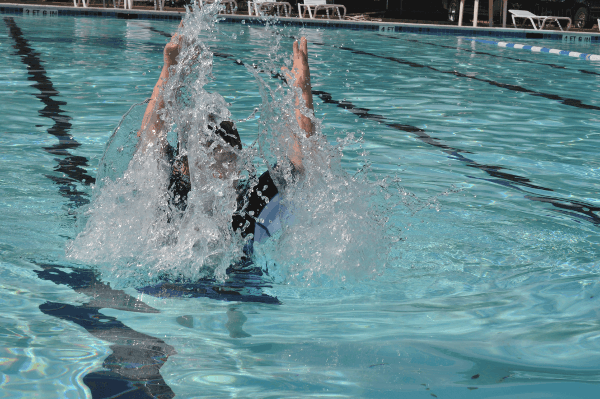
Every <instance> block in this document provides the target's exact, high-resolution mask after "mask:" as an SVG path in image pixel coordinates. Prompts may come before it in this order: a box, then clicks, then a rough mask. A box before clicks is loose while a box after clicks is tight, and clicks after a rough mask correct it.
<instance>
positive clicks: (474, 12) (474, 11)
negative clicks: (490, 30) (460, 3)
mask: <svg viewBox="0 0 600 399" xmlns="http://www.w3.org/2000/svg"><path fill="white" fill-rule="evenodd" d="M478 12H479V0H475V5H474V6H473V26H474V27H475V26H477V13H478Z"/></svg>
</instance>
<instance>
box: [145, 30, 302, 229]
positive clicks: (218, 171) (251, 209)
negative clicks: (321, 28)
mask: <svg viewBox="0 0 600 399" xmlns="http://www.w3.org/2000/svg"><path fill="white" fill-rule="evenodd" d="M180 26H181V25H180ZM180 39H181V37H180V36H179V35H177V34H175V35H173V37H172V38H171V41H170V42H169V43H168V44H167V45H166V46H165V49H164V65H163V68H162V71H161V74H160V76H159V78H158V81H157V82H156V85H155V86H154V90H153V92H152V97H151V98H150V100H149V102H148V105H147V107H146V112H145V114H144V118H143V120H142V125H141V129H140V131H139V132H138V136H139V137H140V142H139V146H138V151H142V152H146V151H148V149H149V148H150V147H152V146H153V145H154V143H156V144H158V146H159V149H160V151H161V154H162V155H163V156H164V157H165V158H166V159H168V160H169V163H170V165H171V176H170V182H169V190H170V191H171V192H172V194H173V196H172V197H173V200H172V204H173V205H174V206H176V207H177V208H179V209H181V210H184V209H185V207H186V202H187V195H188V193H189V191H190V190H191V182H190V170H189V165H188V161H187V156H185V155H183V156H182V155H180V154H177V151H176V150H175V149H174V148H173V147H171V146H170V145H169V144H168V143H167V141H166V126H165V122H164V120H163V119H161V118H160V117H159V114H160V113H161V111H162V110H164V109H165V101H164V98H163V94H162V91H163V89H164V87H165V85H166V83H167V82H168V80H169V73H170V71H169V69H170V67H171V66H173V65H175V64H176V63H177V56H178V54H179V51H180V49H181V44H180ZM293 51H294V55H293V66H292V70H291V71H289V70H288V69H287V68H285V67H284V68H282V72H283V74H284V76H285V77H286V79H287V81H293V82H294V86H295V87H297V88H299V89H300V95H299V96H297V97H296V100H295V105H296V109H295V116H296V121H297V123H298V125H299V127H300V128H301V129H302V130H303V131H304V132H305V134H306V137H310V136H311V135H312V134H313V131H314V128H313V124H312V121H311V120H310V118H308V117H306V116H305V115H303V114H302V112H301V110H300V104H301V102H302V101H303V102H304V104H305V106H306V108H308V109H310V110H313V98H312V91H311V89H312V88H311V83H310V69H309V65H308V48H307V41H306V38H304V37H302V38H301V39H300V40H299V41H295V42H294V45H293ZM212 122H214V124H215V126H214V128H212V129H213V130H216V131H215V133H216V134H217V135H219V136H220V137H221V138H222V139H223V140H224V141H225V143H226V146H222V145H217V146H216V147H215V148H214V150H213V156H214V160H215V162H214V164H213V165H211V170H212V173H213V174H214V176H215V177H218V178H221V179H225V178H228V177H230V176H233V175H232V174H233V173H236V172H238V171H237V170H236V169H237V167H238V166H237V162H236V161H237V155H236V153H235V151H232V150H231V149H233V148H235V149H237V150H241V148H242V142H241V139H240V136H239V134H238V131H237V129H236V128H235V125H234V124H233V122H231V121H227V120H225V121H221V122H220V124H218V125H217V123H218V121H216V120H213V121H212ZM142 132H144V134H143V135H142ZM291 136H292V138H293V140H292V143H291V144H290V148H289V151H288V154H289V155H288V158H289V162H290V163H291V165H292V170H293V172H294V173H295V174H302V173H303V170H304V167H303V163H302V159H303V149H302V148H301V142H300V140H298V138H297V137H296V136H295V135H294V134H292V135H291ZM212 144H213V143H212V142H209V143H207V144H206V145H207V146H211V145H212ZM229 147H231V149H230V148H229ZM254 187H260V188H261V189H260V192H258V193H257V190H255V189H253V187H248V183H247V182H245V184H244V182H241V183H238V187H237V191H238V209H237V211H236V212H235V213H234V215H233V217H232V227H233V230H234V231H235V230H241V234H242V237H246V236H247V235H248V234H250V233H254V231H255V225H256V217H258V215H259V214H260V212H261V210H262V209H263V208H264V207H265V206H266V205H267V203H268V202H269V199H272V198H273V197H274V196H275V195H277V193H278V191H277V187H276V186H275V184H274V182H273V180H272V178H271V176H270V174H269V172H265V173H264V174H263V175H262V176H260V178H259V179H258V183H257V184H254Z"/></svg>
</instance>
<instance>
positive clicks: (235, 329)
mask: <svg viewBox="0 0 600 399" xmlns="http://www.w3.org/2000/svg"><path fill="white" fill-rule="evenodd" d="M246 320H248V318H247V317H246V316H245V315H244V314H243V313H242V312H241V311H239V310H237V309H236V308H235V307H231V308H229V309H228V310H227V323H225V328H227V330H228V331H229V336H230V337H231V338H246V337H250V336H251V335H250V334H248V333H247V332H246V331H244V330H243V329H242V326H243V325H244V323H245V322H246Z"/></svg>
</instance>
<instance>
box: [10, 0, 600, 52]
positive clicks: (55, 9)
mask: <svg viewBox="0 0 600 399" xmlns="http://www.w3.org/2000/svg"><path fill="white" fill-rule="evenodd" d="M106 3H107V6H108V5H112V1H110V0H107V1H106ZM0 14H24V15H40V16H44V15H48V16H52V15H79V16H88V17H107V18H119V19H146V20H148V19H149V20H180V19H181V18H182V17H183V15H184V14H185V8H183V7H166V6H165V10H164V11H158V10H156V11H155V10H154V7H150V6H147V5H140V3H134V9H133V10H125V9H123V8H113V7H112V6H109V7H106V8H104V7H103V6H102V3H101V2H99V1H98V0H95V4H93V5H91V6H90V7H87V8H83V7H81V6H80V7H74V6H72V5H70V3H65V2H61V3H58V2H50V1H41V0H34V1H28V2H22V3H14V2H10V1H7V0H0ZM222 16H223V18H224V21H225V22H230V23H241V22H242V21H244V23H247V24H264V18H263V17H257V16H249V15H248V14H246V13H241V12H238V13H237V14H233V15H232V14H222ZM279 23H281V24H285V25H289V26H301V27H314V28H324V29H352V30H369V31H379V32H384V33H400V32H403V33H422V34H432V35H450V36H478V37H484V38H523V39H551V40H558V41H566V42H569V41H570V42H576V41H580V42H581V41H584V42H588V43H596V42H599V43H600V32H599V31H598V29H597V27H595V29H585V30H582V29H579V30H569V31H568V32H567V31H565V32H561V31H560V30H550V29H546V30H543V31H539V30H537V31H536V30H533V29H516V28H513V27H510V28H509V27H507V28H502V27H492V28H490V27H488V26H487V23H484V26H478V27H473V26H472V25H469V26H461V27H459V26H456V25H454V24H450V23H448V22H434V21H408V20H388V19H386V20H381V21H378V20H370V21H354V20H339V19H308V18H304V19H303V18H298V17H289V18H287V17H280V18H279Z"/></svg>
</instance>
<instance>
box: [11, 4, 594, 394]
mask: <svg viewBox="0 0 600 399" xmlns="http://www.w3.org/2000/svg"><path fill="white" fill-rule="evenodd" d="M4 17H5V19H4V23H3V24H2V25H0V37H1V40H0V45H1V46H2V47H1V50H2V51H1V54H2V55H1V57H2V65H3V67H2V68H1V69H0V74H1V76H0V80H1V82H2V85H1V89H0V90H2V99H1V100H0V101H1V104H2V110H3V115H4V116H3V127H2V129H3V130H2V135H0V152H1V156H2V176H1V177H0V186H1V188H2V196H1V200H0V212H2V213H1V215H0V218H1V220H2V227H3V228H2V233H1V236H0V251H1V258H0V261H1V262H2V263H1V265H2V267H1V268H0V276H1V279H0V296H1V297H0V298H1V303H2V305H3V312H2V314H1V315H0V337H1V338H0V340H1V341H0V342H2V349H1V351H2V352H1V354H0V373H1V377H2V379H1V380H0V384H1V387H2V389H1V391H0V392H1V396H2V397H7V398H8V397H10V398H16V397H24V398H25V397H32V396H39V395H41V392H45V393H44V395H46V397H69V398H75V397H86V395H87V396H90V395H91V394H90V390H89V388H88V387H87V386H86V385H85V384H84V383H83V378H84V377H85V376H86V375H87V374H89V373H91V372H93V371H97V370H99V369H101V367H102V364H103V361H104V360H105V358H106V356H108V355H109V354H110V353H111V349H110V348H109V344H108V343H107V342H106V341H105V340H102V339H101V337H99V335H91V334H89V333H88V332H87V331H86V330H84V329H83V328H81V327H80V326H78V325H76V324H74V323H72V322H69V321H65V320H63V319H60V318H57V317H52V315H50V314H48V313H49V312H45V313H42V312H40V309H43V308H44V304H45V303H48V302H51V303H60V304H70V305H74V306H78V305H81V304H84V303H87V302H89V300H90V297H89V295H88V294H89V292H87V291H85V290H82V289H77V290H74V289H73V286H68V285H65V284H56V283H55V282H53V280H52V279H51V278H40V275H39V273H36V271H38V272H39V271H40V270H42V269H41V267H42V266H43V265H53V266H64V267H66V268H65V269H62V270H66V271H67V272H68V271H69V270H71V269H70V268H75V269H73V270H80V268H83V269H87V268H94V267H96V266H94V265H93V264H86V263H82V262H78V261H76V260H74V259H73V258H67V257H66V254H65V248H66V247H67V246H68V245H69V243H72V241H71V240H73V239H74V238H75V236H76V235H77V233H79V232H81V231H82V230H83V229H84V226H81V225H78V224H79V223H81V220H82V219H81V218H80V219H79V220H80V221H79V222H77V217H76V216H77V214H81V212H82V209H88V207H89V204H88V202H89V201H90V200H91V198H92V187H91V185H89V184H86V183H89V180H90V179H91V178H93V177H95V176H96V174H97V165H98V163H99V161H100V158H101V157H102V154H103V151H104V147H105V143H106V141H107V140H108V138H109V136H110V135H111V133H112V130H113V129H114V128H115V126H116V125H117V124H118V123H119V121H120V119H121V116H122V115H123V114H124V113H125V112H126V111H127V110H128V109H129V108H130V107H131V105H133V104H135V103H139V102H141V101H143V100H144V99H146V98H147V97H148V96H149V94H150V93H151V91H152V88H153V86H154V83H155V82H156V79H157V77H158V75H159V73H160V69H161V67H162V48H163V47H164V44H165V43H166V41H167V40H168V36H169V35H170V34H172V33H174V32H175V30H176V27H177V25H176V23H173V22H170V23H167V22H146V21H121V20H111V19H100V18H97V19H96V18H94V19H88V18H62V17H60V18H55V19H54V20H53V21H54V23H53V25H50V26H48V25H44V29H40V23H41V17H40V18H35V17H31V18H24V17H19V16H4ZM6 18H12V21H13V23H14V24H16V26H18V28H19V29H20V32H21V34H22V36H21V37H22V38H24V39H26V40H27V45H28V46H29V48H30V49H31V50H32V52H33V53H35V56H36V57H37V58H38V59H39V60H41V65H42V66H43V68H44V71H45V76H46V77H47V78H48V79H49V80H50V81H51V82H52V88H53V89H54V92H53V93H52V94H51V96H52V97H51V98H52V101H54V103H52V102H51V103H48V101H47V100H46V102H44V101H43V100H42V99H41V98H40V93H41V92H43V91H44V90H46V91H48V86H47V85H46V86H44V87H42V88H41V89H40V88H39V86H35V84H36V83H35V80H34V79H32V78H31V76H32V75H31V73H30V74H28V68H27V60H26V59H24V57H25V56H26V55H24V54H23V53H21V54H19V53H18V51H19V50H18V48H17V47H15V43H16V41H15V36H14V35H15V30H14V25H11V23H10V21H7V19H6ZM11 26H12V27H13V28H12V30H11ZM300 35H305V36H306V37H307V38H308V41H309V55H310V66H311V73H312V82H313V89H314V91H315V92H314V97H315V115H316V116H317V118H319V119H321V120H322V132H323V134H325V135H326V137H327V139H328V141H329V142H330V143H331V145H334V146H335V145H337V143H338V139H339V140H342V141H343V140H344V139H346V138H347V137H348V135H349V134H353V135H354V137H361V136H362V138H363V139H362V141H359V142H357V143H354V142H351V143H350V144H349V145H348V146H346V147H345V150H344V152H343V156H342V157H341V161H340V162H341V168H342V169H343V170H344V171H345V173H346V174H347V176H349V178H350V177H353V176H356V175H357V173H358V176H363V175H364V176H366V179H367V180H368V181H370V182H371V183H372V184H373V186H372V187H373V194H372V195H373V196H375V197H374V198H375V202H378V203H379V205H380V206H381V208H379V209H387V214H386V217H388V218H389V221H388V222H387V226H388V227H389V232H390V234H397V235H398V238H401V240H399V241H396V242H395V240H389V241H386V242H385V245H382V246H381V247H379V248H378V246H377V245H376V244H370V247H372V248H370V249H371V250H372V251H374V253H383V254H385V256H384V258H385V262H383V263H381V264H380V265H379V266H380V267H378V268H375V269H376V270H375V271H371V270H365V269H364V268H354V267H350V266H349V264H344V263H341V264H328V265H324V264H319V267H315V265H314V264H313V263H311V259H305V261H306V265H310V268H309V269H310V273H304V274H302V273H300V275H301V276H300V277H302V276H303V277H304V278H300V277H298V275H297V273H296V274H294V275H291V274H290V275H288V274H286V273H289V272H290V270H291V269H289V268H281V269H278V265H277V263H271V264H269V266H268V268H269V273H270V274H269V276H263V279H264V281H265V282H266V283H268V285H269V286H268V287H264V288H262V291H261V292H262V293H264V294H267V295H269V296H270V297H277V298H278V300H279V301H280V303H281V304H280V305H276V304H263V303H252V302H235V301H234V302H227V301H219V300H215V299H211V298H157V297H153V296H149V295H144V294H140V293H139V292H138V291H137V290H136V289H135V288H136V287H135V286H131V285H130V286H128V287H125V288H124V290H125V292H126V293H127V294H129V295H131V297H134V298H137V299H138V300H140V301H142V302H144V303H145V304H146V305H148V306H149V307H152V308H154V309H156V310H158V311H160V313H139V312H137V313H136V312H131V311H128V310H127V307H121V308H120V307H119V306H104V305H102V306H100V305H98V308H99V309H100V310H99V312H100V313H101V314H103V315H106V316H111V317H114V318H116V320H118V321H119V322H120V323H122V324H123V325H125V326H127V327H128V328H130V329H132V330H135V331H137V332H139V333H141V334H145V335H147V336H150V337H156V338H158V339H160V340H162V341H164V342H165V343H166V344H167V345H170V346H171V347H173V348H174V350H175V351H176V354H171V355H170V356H169V358H168V360H167V361H166V363H165V364H164V365H163V366H162V368H161V369H160V373H161V375H162V377H163V378H164V381H165V382H166V384H167V385H168V386H169V387H170V389H171V390H172V391H173V392H174V393H175V394H176V395H178V397H183V398H192V397H205V396H207V397H257V398H265V397H315V396H319V395H321V396H327V397H372V398H383V397H389V398H396V397H410V398H419V397H423V398H427V397H431V396H432V394H433V395H437V397H439V398H443V397H448V398H454V397H455V398H461V397H466V396H467V395H468V396H470V397H473V398H489V397H522V398H535V397H556V398H566V397H573V398H584V397H585V398H587V397H590V398H591V397H595V396H594V392H596V389H597V388H596V385H595V384H596V383H597V382H598V380H599V375H600V374H599V372H598V361H599V357H600V356H599V354H600V346H599V341H598V336H599V331H600V326H599V322H598V320H599V318H598V310H597V309H598V300H600V298H599V297H598V295H599V286H598V275H597V269H598V265H597V260H596V256H597V254H598V241H599V239H598V233H597V232H598V224H599V222H600V218H599V217H598V215H597V211H598V210H599V208H598V207H599V204H598V197H599V192H598V191H599V187H598V167H599V162H598V160H597V153H598V150H599V147H600V143H599V137H600V136H599V135H598V132H597V131H598V127H599V126H600V120H599V118H598V116H599V115H600V93H599V90H598V85H597V81H598V74H600V65H599V64H598V63H594V62H589V61H583V60H578V59H572V58H569V57H562V56H555V55H549V54H539V53H531V52H528V51H523V50H514V49H502V48H498V47H494V46H490V45H484V44H481V43H475V42H472V41H470V40H468V38H460V37H458V38H457V37H443V36H442V37H440V36H427V35H406V34H404V35H399V34H396V35H392V34H385V35H383V36H382V35H380V34H378V33H374V32H358V31H334V30H316V29H306V30H301V29H300V30H299V29H296V28H294V29H292V28H282V27H270V28H267V29H266V28H264V27H260V26H256V25H254V26H250V25H248V24H219V25H218V32H215V37H216V39H215V40H212V41H211V42H210V46H211V50H212V51H213V52H215V56H214V66H213V79H212V80H211V81H210V82H209V83H208V84H207V86H206V90H208V91H211V92H213V91H214V92H218V93H220V94H221V95H222V96H223V97H224V98H225V100H226V101H227V102H229V103H230V106H229V110H230V112H231V115H232V118H233V119H234V120H242V119H246V118H248V117H249V116H250V115H251V114H252V112H253V111H254V109H255V108H256V107H258V106H259V105H260V104H261V102H262V100H261V97H260V93H259V83H258V82H257V80H256V78H255V76H254V75H253V74H252V73H251V71H250V69H249V68H247V67H246V66H249V65H252V64H255V65H257V66H260V65H265V62H266V61H267V60H268V59H269V57H271V59H273V58H274V59H276V60H279V61H281V59H282V58H281V57H282V56H283V55H285V53H286V52H287V53H288V54H289V52H291V44H292V41H293V39H292V37H298V36H300ZM277 40H280V44H281V49H275V50H276V51H275V53H274V52H273V51H274V48H273V43H274V42H276V41H277ZM535 43H536V44H538V45H545V46H547V47H551V48H561V43H560V42H543V41H536V42H535ZM21 45H22V43H21ZM20 48H21V50H22V49H23V47H22V46H21V47H20ZM569 49H571V50H576V51H581V52H586V53H600V49H598V48H597V46H592V45H590V46H589V47H581V48H575V47H574V46H572V45H571V46H569ZM277 57H280V58H277ZM29 65H31V64H29ZM29 69H30V70H31V68H29ZM259 76H261V77H262V79H264V80H265V81H266V82H267V84H268V85H270V86H271V87H276V86H277V85H278V84H279V80H277V79H273V78H272V77H271V74H270V73H259ZM38 84H39V80H38ZM56 92H58V94H56ZM45 94H48V93H45ZM42 96H43V94H42ZM59 102H60V103H59ZM52 106H55V107H58V108H60V113H59V114H56V113H54V114H52V113H51V111H53V110H52V109H51V108H52ZM46 111H48V112H50V113H44V112H46ZM48 115H53V116H48ZM56 115H59V116H58V117H57V116H56ZM259 117H260V113H258V114H256V115H254V116H252V117H250V118H249V119H248V120H246V121H241V122H238V124H237V126H238V129H239V131H240V134H241V136H242V141H243V142H244V145H245V146H247V147H249V146H250V145H251V144H252V143H253V142H254V141H255V140H256V138H257V134H258V131H259V127H260V119H259ZM61 122H62V123H63V125H60V123H61ZM57 127H58V128H60V129H62V130H61V132H62V133H61V132H59V133H57V131H56V130H55V129H56V128H57ZM71 136H72V138H73V139H74V140H75V142H76V143H78V144H79V145H74V144H73V141H71V139H70V138H69V137H71ZM57 137H58V138H59V139H60V140H57ZM57 143H58V147H57ZM60 144H64V145H63V146H60ZM75 157H79V158H75ZM73 164H76V165H77V168H79V169H77V168H75V169H73V168H72V167H70V166H69V165H73ZM65 165H66V166H65ZM361 171H362V172H361ZM78 173H79V174H78ZM81 173H83V174H84V175H85V176H83V177H82V175H81ZM82 182H83V184H82ZM382 185H383V186H386V187H387V190H388V193H389V192H391V193H393V194H394V195H392V196H391V197H389V198H387V197H384V194H382V191H379V190H378V189H375V187H381V186H382ZM359 194H360V195H363V196H364V195H365V193H364V192H363V193H359ZM349 195H350V194H349ZM378 195H379V196H381V197H377V196H378ZM367 200H370V199H369V198H365V201H367ZM371 200H372V198H371ZM348 214H351V213H350V212H349V213H348ZM338 216H340V217H343V216H344V213H343V212H342V213H341V214H338ZM322 219H324V218H322ZM320 223H323V224H324V225H327V223H330V224H332V225H334V224H335V221H328V220H326V219H325V220H321V221H320ZM375 233H377V234H379V232H373V231H370V230H369V229H368V228H366V229H365V231H364V236H365V238H366V239H370V238H372V237H373V234H375ZM75 242H77V241H75ZM307 245H309V244H307ZM314 245H317V244H314ZM319 248H321V247H319ZM271 250H273V251H277V253H278V254H280V255H281V258H282V259H284V258H285V256H286V253H288V252H294V250H296V248H294V249H290V248H285V247H282V248H275V249H271ZM310 251H311V247H310V246H305V247H302V251H296V252H294V253H295V254H298V253H299V254H301V255H303V256H306V254H309V253H310ZM140 256H141V258H143V254H140ZM315 256H317V254H316V251H315ZM369 259H370V258H369ZM258 261H260V262H266V261H265V259H263V258H257V262H258ZM142 267H143V265H142ZM307 267H308V266H307ZM321 268H322V269H321ZM309 269H306V270H309ZM99 270H100V273H104V274H103V275H105V276H106V278H107V279H108V280H109V281H105V283H110V284H111V285H112V286H119V281H116V280H112V281H110V279H111V278H114V276H115V273H109V272H106V269H105V268H104V269H102V268H101V269H99ZM109 271H110V270H109ZM296 272H297V270H296ZM321 272H322V273H321ZM215 284H218V282H217V283H215ZM126 285H127V284H126ZM181 316H186V317H188V318H189V317H190V316H191V318H192V319H193V320H194V322H193V324H192V325H186V323H183V324H182V322H181ZM232 326H233V327H232ZM132 363H135V362H132ZM132 367H133V366H132ZM47 395H49V396H47ZM519 395H520V396H519Z"/></svg>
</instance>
